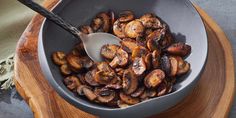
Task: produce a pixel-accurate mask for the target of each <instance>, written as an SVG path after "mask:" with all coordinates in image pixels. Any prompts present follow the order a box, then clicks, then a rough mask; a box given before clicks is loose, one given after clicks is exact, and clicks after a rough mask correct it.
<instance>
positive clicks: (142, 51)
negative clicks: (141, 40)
mask: <svg viewBox="0 0 236 118" xmlns="http://www.w3.org/2000/svg"><path fill="white" fill-rule="evenodd" d="M147 54H148V50H147V49H146V48H145V47H142V46H137V47H136V48H134V50H133V51H132V60H134V59H135V58H136V57H145V56H146V55H147Z"/></svg>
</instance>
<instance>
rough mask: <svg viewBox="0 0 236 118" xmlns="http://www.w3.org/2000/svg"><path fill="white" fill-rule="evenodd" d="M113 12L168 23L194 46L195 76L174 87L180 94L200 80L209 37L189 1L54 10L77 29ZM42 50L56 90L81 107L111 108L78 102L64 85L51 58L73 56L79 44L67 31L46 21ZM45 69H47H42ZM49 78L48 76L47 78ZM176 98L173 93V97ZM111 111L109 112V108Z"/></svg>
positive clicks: (70, 0)
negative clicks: (155, 17) (58, 54)
mask: <svg viewBox="0 0 236 118" xmlns="http://www.w3.org/2000/svg"><path fill="white" fill-rule="evenodd" d="M107 10H113V11H115V13H118V12H120V11H122V10H132V11H134V12H135V14H136V16H137V17H139V16H140V15H142V14H144V13H150V12H151V13H154V14H156V15H158V16H159V17H160V18H161V19H162V20H164V21H165V22H166V23H167V24H168V25H169V27H170V29H171V32H172V34H173V35H174V37H175V38H176V39H177V40H179V41H182V42H186V43H188V44H190V45H191V46H192V53H191V54H190V55H189V56H188V57H187V58H186V60H187V61H188V62H189V63H190V64H191V72H190V73H189V74H188V75H186V76H184V77H182V78H179V81H178V83H177V84H176V85H175V86H174V88H175V92H174V93H178V92H179V91H181V90H182V89H184V88H185V87H186V86H188V85H189V84H190V83H191V82H193V81H195V80H196V79H197V76H198V74H199V73H200V71H201V70H202V68H203V65H204V63H205V59H206V56H207V37H206V32H205V28H204V25H203V23H202V21H201V18H200V16H199V15H198V13H197V12H196V11H195V9H194V8H193V6H192V5H191V3H190V2H189V1H187V0H119V1H117V0H89V1H88V0H63V1H62V2H61V3H60V4H59V5H57V7H56V8H55V9H54V10H53V11H54V12H55V13H57V14H59V16H61V17H62V18H63V19H65V20H66V21H68V22H70V23H71V24H73V25H75V26H80V25H85V24H87V25H89V24H90V22H91V20H92V18H93V17H94V16H95V15H96V14H97V13H99V12H101V11H107ZM41 32H42V33H41V34H42V35H41V37H42V38H41V40H42V47H43V51H44V54H45V55H41V56H45V57H46V61H47V65H46V66H45V65H44V67H45V68H48V70H47V71H49V72H46V73H51V74H50V75H49V76H51V77H47V78H49V79H50V80H49V81H51V83H53V84H54V88H55V89H60V90H59V91H60V92H62V93H64V95H67V98H70V99H74V100H76V101H78V102H80V103H83V104H86V105H89V106H92V107H100V108H107V107H105V106H101V105H97V104H93V103H90V102H88V101H87V100H84V99H81V98H78V97H77V96H75V95H74V94H73V93H72V92H70V91H69V90H68V89H67V88H66V87H65V86H64V84H63V82H62V79H63V77H62V76H61V74H60V72H59V68H58V66H56V65H55V64H54V63H53V62H52V60H51V54H52V53H53V52H55V51H64V52H69V51H70V50H71V49H72V47H73V46H74V44H75V43H76V42H77V40H76V39H75V38H74V37H73V36H72V35H71V34H70V33H68V32H67V31H65V30H63V29H62V28H60V27H58V26H57V25H55V24H54V23H52V22H51V21H48V20H46V21H45V23H44V25H43V28H42V30H41ZM42 69H44V68H42ZM46 75H48V74H46ZM172 94H173V93H172ZM107 109H109V108H107Z"/></svg>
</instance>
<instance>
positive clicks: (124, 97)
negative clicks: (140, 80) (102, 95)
mask: <svg viewBox="0 0 236 118" xmlns="http://www.w3.org/2000/svg"><path fill="white" fill-rule="evenodd" d="M120 99H121V100H122V101H124V102H125V103H127V104H129V105H133V104H137V103H139V102H140V100H139V99H138V98H133V97H131V96H129V95H127V94H125V93H123V92H120Z"/></svg>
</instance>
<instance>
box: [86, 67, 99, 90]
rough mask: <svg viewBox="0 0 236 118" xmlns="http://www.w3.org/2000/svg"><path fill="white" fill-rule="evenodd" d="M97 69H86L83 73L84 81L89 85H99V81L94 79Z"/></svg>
mask: <svg viewBox="0 0 236 118" xmlns="http://www.w3.org/2000/svg"><path fill="white" fill-rule="evenodd" d="M96 72H97V70H96V69H93V70H92V71H88V72H87V73H86V74H85V78H84V79H85V81H86V82H87V83H88V84H89V85H90V86H99V83H98V82H96V81H95V74H96Z"/></svg>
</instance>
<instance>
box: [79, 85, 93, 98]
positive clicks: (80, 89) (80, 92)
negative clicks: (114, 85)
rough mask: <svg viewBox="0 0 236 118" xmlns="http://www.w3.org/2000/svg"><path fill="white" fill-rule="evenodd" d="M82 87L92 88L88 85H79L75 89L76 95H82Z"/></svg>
mask: <svg viewBox="0 0 236 118" xmlns="http://www.w3.org/2000/svg"><path fill="white" fill-rule="evenodd" d="M84 88H88V89H90V90H92V88H91V87H90V86H87V85H80V86H78V87H77V89H76V92H77V93H78V95H82V96H83V95H84V91H83V89H84Z"/></svg>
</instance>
